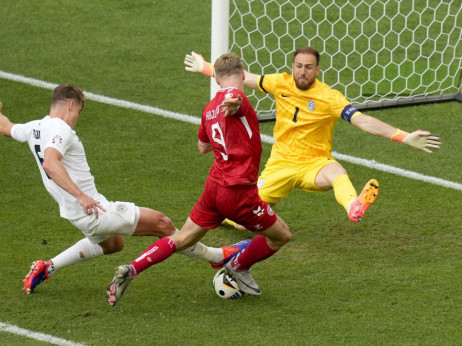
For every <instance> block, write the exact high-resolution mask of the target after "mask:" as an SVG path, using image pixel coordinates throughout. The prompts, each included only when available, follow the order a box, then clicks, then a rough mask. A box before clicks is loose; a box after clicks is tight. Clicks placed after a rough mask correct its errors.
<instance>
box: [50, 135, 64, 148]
mask: <svg viewBox="0 0 462 346" xmlns="http://www.w3.org/2000/svg"><path fill="white" fill-rule="evenodd" d="M51 143H53V144H54V145H56V146H57V147H59V146H60V145H61V144H62V143H63V137H61V136H60V135H56V136H54V137H53V139H52V140H51Z"/></svg>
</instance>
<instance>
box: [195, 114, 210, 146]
mask: <svg viewBox="0 0 462 346" xmlns="http://www.w3.org/2000/svg"><path fill="white" fill-rule="evenodd" d="M203 112H205V109H204V111H203ZM197 137H198V138H199V143H200V144H203V145H209V144H210V140H209V137H208V136H207V131H206V129H205V124H204V114H202V120H201V124H200V126H199V130H198V133H197Z"/></svg>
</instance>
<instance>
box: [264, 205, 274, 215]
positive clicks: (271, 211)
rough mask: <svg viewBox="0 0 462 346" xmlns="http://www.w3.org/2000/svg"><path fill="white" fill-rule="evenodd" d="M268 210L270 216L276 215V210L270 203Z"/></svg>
mask: <svg viewBox="0 0 462 346" xmlns="http://www.w3.org/2000/svg"><path fill="white" fill-rule="evenodd" d="M266 212H267V213H268V215H270V216H273V215H274V210H273V209H272V208H271V206H270V205H269V204H268V206H267V207H266Z"/></svg>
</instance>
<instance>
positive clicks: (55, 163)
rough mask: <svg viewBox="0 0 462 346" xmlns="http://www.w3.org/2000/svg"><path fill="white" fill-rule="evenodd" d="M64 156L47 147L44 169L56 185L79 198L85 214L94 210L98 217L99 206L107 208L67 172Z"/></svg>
mask: <svg viewBox="0 0 462 346" xmlns="http://www.w3.org/2000/svg"><path fill="white" fill-rule="evenodd" d="M62 157H63V156H62V154H61V153H60V152H59V151H58V150H56V149H54V148H47V149H46V150H45V155H44V159H43V169H44V170H45V172H46V174H47V175H48V176H49V177H50V178H51V179H52V180H53V181H54V182H55V183H56V185H58V186H59V187H60V188H62V189H63V190H65V191H67V192H68V193H70V194H71V195H72V196H74V197H75V198H77V200H78V201H79V204H80V205H81V206H82V208H83V210H84V212H85V214H88V215H90V214H93V212H94V213H95V214H96V218H98V208H99V209H101V210H102V211H106V209H104V208H103V207H102V206H101V205H100V203H99V202H98V201H95V200H94V199H93V198H92V197H90V196H88V195H86V194H85V193H84V192H83V191H82V190H81V189H80V188H79V187H78V186H77V184H75V183H74V181H73V180H72V179H71V177H70V176H69V174H68V173H67V170H66V168H65V167H64V165H63V164H62V163H61V159H62Z"/></svg>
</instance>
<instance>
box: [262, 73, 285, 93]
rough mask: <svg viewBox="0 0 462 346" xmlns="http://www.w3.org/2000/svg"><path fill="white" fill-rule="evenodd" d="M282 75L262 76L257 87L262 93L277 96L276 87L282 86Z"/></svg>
mask: <svg viewBox="0 0 462 346" xmlns="http://www.w3.org/2000/svg"><path fill="white" fill-rule="evenodd" d="M281 78H282V74H279V73H274V74H267V75H261V76H260V77H259V78H257V85H258V88H259V89H260V91H261V92H264V93H265V94H268V93H269V94H273V95H274V94H275V90H276V87H277V86H278V85H279V84H280V80H281Z"/></svg>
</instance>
